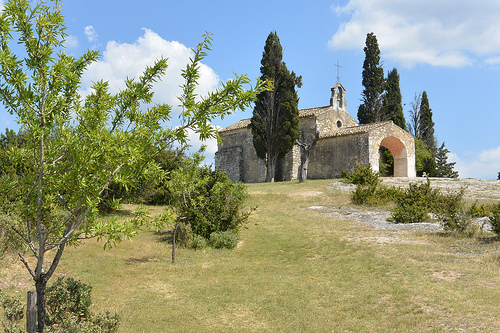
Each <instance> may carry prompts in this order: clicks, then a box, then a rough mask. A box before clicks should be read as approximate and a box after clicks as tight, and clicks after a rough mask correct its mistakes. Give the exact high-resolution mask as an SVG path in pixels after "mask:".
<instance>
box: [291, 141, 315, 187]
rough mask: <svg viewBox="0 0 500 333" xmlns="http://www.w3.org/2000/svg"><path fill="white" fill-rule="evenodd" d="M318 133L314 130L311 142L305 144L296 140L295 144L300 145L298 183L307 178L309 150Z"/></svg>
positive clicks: (313, 144)
mask: <svg viewBox="0 0 500 333" xmlns="http://www.w3.org/2000/svg"><path fill="white" fill-rule="evenodd" d="M318 138H319V133H317V132H316V137H315V138H314V140H313V142H311V144H305V143H303V142H300V141H299V140H297V142H296V143H297V145H298V146H299V147H300V167H299V183H303V182H305V181H306V180H307V167H308V166H309V155H310V154H311V150H312V149H313V147H314V146H315V145H316V143H317V142H318Z"/></svg>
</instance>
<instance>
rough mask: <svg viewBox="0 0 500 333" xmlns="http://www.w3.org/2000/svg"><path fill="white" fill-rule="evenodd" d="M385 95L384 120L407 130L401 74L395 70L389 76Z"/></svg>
mask: <svg viewBox="0 0 500 333" xmlns="http://www.w3.org/2000/svg"><path fill="white" fill-rule="evenodd" d="M384 86H385V95H384V99H383V101H384V102H383V106H382V119H381V120H392V121H393V122H394V124H396V125H398V126H399V127H401V128H402V129H404V130H406V120H405V115H404V113H403V105H402V97H401V89H400V88H399V73H398V70H397V69H396V68H393V69H392V70H391V71H389V73H388V74H387V80H386V82H385V85H384Z"/></svg>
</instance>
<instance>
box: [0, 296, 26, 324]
mask: <svg viewBox="0 0 500 333" xmlns="http://www.w3.org/2000/svg"><path fill="white" fill-rule="evenodd" d="M0 305H1V306H2V308H3V312H4V316H5V319H6V320H7V321H6V322H4V321H3V320H0V321H1V322H2V325H3V327H4V329H5V332H6V333H23V332H24V330H23V329H22V328H21V327H20V326H19V325H18V322H19V321H20V320H21V319H23V317H24V307H23V306H22V304H21V301H20V300H19V298H16V297H10V296H7V295H5V294H4V293H3V292H2V291H1V290H0Z"/></svg>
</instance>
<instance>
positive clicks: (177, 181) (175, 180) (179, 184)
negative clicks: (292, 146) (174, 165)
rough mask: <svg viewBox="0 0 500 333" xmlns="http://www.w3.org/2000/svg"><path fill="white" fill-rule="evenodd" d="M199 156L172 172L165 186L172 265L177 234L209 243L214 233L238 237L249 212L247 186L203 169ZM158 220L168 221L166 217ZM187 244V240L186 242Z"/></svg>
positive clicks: (223, 174)
mask: <svg viewBox="0 0 500 333" xmlns="http://www.w3.org/2000/svg"><path fill="white" fill-rule="evenodd" d="M203 159H204V157H203V156H202V155H201V152H198V153H196V154H194V155H193V156H192V157H188V158H186V159H185V163H184V165H183V166H182V167H180V168H178V169H176V170H174V171H172V177H171V179H170V180H169V181H168V182H167V184H166V185H167V187H168V188H169V190H170V192H171V197H172V201H171V205H172V207H174V209H175V215H176V224H175V227H174V232H173V239H172V245H173V246H172V262H175V244H176V238H177V234H178V231H180V230H190V231H191V232H192V233H193V235H190V237H191V238H192V237H193V236H194V235H198V236H201V237H203V238H205V239H206V240H208V239H210V237H211V235H212V234H213V233H226V232H231V233H232V234H234V235H237V234H238V232H239V229H240V227H241V226H242V225H243V224H244V223H245V222H246V221H247V219H248V217H249V215H250V211H243V210H242V208H243V203H244V201H245V199H246V198H247V196H248V195H247V191H246V186H245V185H244V184H243V183H237V184H235V183H233V182H232V181H231V180H230V179H229V177H227V176H226V174H225V173H223V172H220V171H214V170H212V169H211V168H210V167H202V166H201V162H202V161H203ZM161 218H164V219H169V218H171V216H169V215H168V213H167V214H166V215H165V216H162V217H161ZM186 241H187V242H189V241H190V239H188V240H186Z"/></svg>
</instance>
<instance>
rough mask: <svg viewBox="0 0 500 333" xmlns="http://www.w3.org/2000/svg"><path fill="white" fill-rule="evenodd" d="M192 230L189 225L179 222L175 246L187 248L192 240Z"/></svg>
mask: <svg viewBox="0 0 500 333" xmlns="http://www.w3.org/2000/svg"><path fill="white" fill-rule="evenodd" d="M193 235H194V234H193V230H192V229H191V225H190V224H188V223H183V222H180V223H179V224H178V225H177V230H176V232H175V244H176V245H177V246H182V247H189V245H190V243H191V239H192V238H193Z"/></svg>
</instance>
